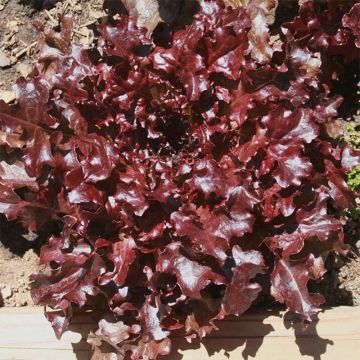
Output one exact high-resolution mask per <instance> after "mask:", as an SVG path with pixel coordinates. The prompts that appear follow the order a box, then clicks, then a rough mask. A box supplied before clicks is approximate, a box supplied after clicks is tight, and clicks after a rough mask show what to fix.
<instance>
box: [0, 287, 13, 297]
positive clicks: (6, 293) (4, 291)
mask: <svg viewBox="0 0 360 360" xmlns="http://www.w3.org/2000/svg"><path fill="white" fill-rule="evenodd" d="M0 292H1V297H2V298H3V299H9V298H11V296H12V294H13V291H12V290H11V287H10V286H9V285H5V287H4V288H3V289H1V291H0Z"/></svg>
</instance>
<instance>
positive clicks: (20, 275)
mask: <svg viewBox="0 0 360 360" xmlns="http://www.w3.org/2000/svg"><path fill="white" fill-rule="evenodd" d="M40 269H41V267H40V265H39V258H38V256H37V254H36V253H35V252H34V250H32V249H31V250H28V251H27V252H26V253H25V254H24V255H23V256H22V257H20V256H17V255H14V254H13V253H12V252H11V251H10V250H9V249H6V248H5V247H4V246H3V245H2V244H0V302H1V303H2V304H1V305H4V306H26V305H31V304H32V300H31V297H30V292H29V287H28V285H29V276H30V275H31V274H32V273H34V272H38V271H39V270H40Z"/></svg>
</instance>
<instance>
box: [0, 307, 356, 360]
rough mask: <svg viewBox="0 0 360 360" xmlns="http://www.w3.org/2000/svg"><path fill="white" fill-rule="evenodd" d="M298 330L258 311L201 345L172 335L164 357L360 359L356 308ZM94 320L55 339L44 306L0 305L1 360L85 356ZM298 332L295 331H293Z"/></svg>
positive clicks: (77, 359) (280, 316)
mask: <svg viewBox="0 0 360 360" xmlns="http://www.w3.org/2000/svg"><path fill="white" fill-rule="evenodd" d="M319 318H320V321H319V323H318V324H317V325H316V327H315V326H313V325H311V326H309V327H308V329H307V330H306V331H302V328H301V326H300V325H299V324H295V325H294V326H291V321H290V319H291V317H289V316H288V315H286V316H284V313H283V312H278V311H274V310H272V311H267V310H263V309H260V310H256V311H251V312H250V313H247V314H245V315H243V316H242V317H240V318H239V319H235V318H232V319H229V320H225V321H222V322H219V323H218V326H219V328H220V330H219V331H215V332H213V333H212V334H211V335H210V337H209V338H207V339H204V340H203V341H202V343H201V345H199V344H198V343H197V344H191V345H189V344H187V343H186V342H185V341H184V340H183V339H180V338H174V339H173V341H172V343H173V349H174V352H173V354H172V355H171V356H168V357H166V358H164V359H166V360H180V359H183V360H207V359H211V360H225V359H230V360H239V359H243V358H250V359H251V358H252V357H256V360H271V359H276V360H296V359H320V358H321V359H322V360H332V359H334V360H335V359H336V360H339V359H341V358H342V359H346V360H358V359H360V307H336V308H333V309H327V310H326V311H325V312H324V313H321V314H320V315H319ZM93 327H94V324H93V323H92V321H91V319H90V318H89V317H82V318H79V319H78V320H77V321H76V323H75V324H74V325H73V326H72V331H69V332H67V333H65V334H64V335H63V337H62V339H61V340H57V339H56V337H55V336H54V333H53V331H52V329H51V326H50V325H49V323H48V322H47V320H46V319H45V317H44V316H43V309H42V308H30V307H27V308H2V309H0V360H49V359H50V360H88V359H89V358H90V352H89V347H88V345H87V343H86V335H87V333H88V331H89V330H90V329H93ZM295 333H296V336H295Z"/></svg>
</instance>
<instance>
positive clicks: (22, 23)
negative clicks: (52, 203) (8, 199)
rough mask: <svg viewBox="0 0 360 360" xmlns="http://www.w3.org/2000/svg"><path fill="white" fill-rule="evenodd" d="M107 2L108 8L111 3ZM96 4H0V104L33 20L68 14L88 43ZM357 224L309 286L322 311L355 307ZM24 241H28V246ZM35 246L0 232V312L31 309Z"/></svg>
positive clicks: (30, 39) (22, 0)
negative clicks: (344, 249)
mask: <svg viewBox="0 0 360 360" xmlns="http://www.w3.org/2000/svg"><path fill="white" fill-rule="evenodd" d="M107 2H108V3H109V2H110V3H111V0H108V1H107ZM102 4H103V0H91V1H89V0H63V1H61V0H60V1H59V0H0V29H1V32H0V99H3V100H5V101H7V102H9V101H12V100H13V99H14V93H13V92H12V85H13V84H14V83H15V82H16V80H17V79H18V78H19V77H20V76H24V77H26V76H27V75H28V74H29V73H30V72H31V69H32V64H33V61H34V60H35V59H36V52H37V48H36V41H37V32H36V30H35V29H34V27H33V25H32V23H33V21H34V20H40V21H41V22H42V23H44V24H45V27H55V26H57V25H58V20H57V19H58V15H59V14H61V13H69V12H70V13H72V14H74V15H75V16H76V21H75V29H74V41H77V42H81V43H91V42H92V41H93V33H92V31H91V30H90V26H91V25H92V24H93V23H95V22H101V21H106V13H105V12H104V11H103V8H102ZM355 73H356V71H355ZM357 81H359V79H357ZM357 81H356V82H355V81H354V80H352V81H351V83H352V84H351V86H348V85H347V84H342V86H341V89H350V90H349V94H343V96H344V97H345V99H348V100H349V102H350V103H351V106H352V107H353V106H354V104H355V109H356V108H358V103H357V101H358V100H355V101H354V99H353V96H354V94H356V93H357V91H356V88H355V90H354V89H353V86H352V85H353V84H354V83H355V87H356V85H357ZM345 105H346V106H345ZM343 109H344V112H343V114H342V117H343V119H346V120H347V121H349V120H351V121H353V122H354V123H355V126H358V127H360V120H359V114H356V110H352V108H351V111H350V113H349V109H350V106H348V104H347V103H346V102H345V104H344V106H343ZM0 221H1V219H0ZM359 222H360V221H359V218H355V220H354V218H352V220H350V222H349V224H348V225H347V229H346V238H347V242H348V243H350V245H351V251H350V252H349V255H348V257H346V258H344V257H342V256H340V255H331V256H330V257H329V259H328V261H327V268H328V272H327V273H326V274H325V276H324V277H323V279H322V281H321V282H320V283H318V284H311V288H312V289H313V290H315V291H320V292H321V293H323V294H324V295H325V297H326V299H327V304H328V305H336V304H337V305H339V304H341V305H360V257H359V251H360V225H359ZM0 225H1V224H0ZM29 240H32V241H31V242H30V243H29ZM39 241H40V240H37V239H26V238H25V237H21V238H20V240H17V243H16V249H15V248H14V245H12V244H14V242H13V239H8V238H5V236H4V234H3V236H1V226H0V306H1V305H5V306H26V305H32V301H31V298H30V295H29V291H28V290H29V289H28V281H29V280H28V278H29V275H30V274H31V273H34V272H37V271H39V270H40V269H41V268H40V266H39V265H38V250H39V247H40V245H41V243H39Z"/></svg>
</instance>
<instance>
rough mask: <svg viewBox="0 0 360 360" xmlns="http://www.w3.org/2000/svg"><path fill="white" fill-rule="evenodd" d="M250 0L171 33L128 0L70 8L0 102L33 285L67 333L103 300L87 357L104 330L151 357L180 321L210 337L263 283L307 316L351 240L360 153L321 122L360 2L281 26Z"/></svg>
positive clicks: (6, 183)
mask: <svg viewBox="0 0 360 360" xmlns="http://www.w3.org/2000/svg"><path fill="white" fill-rule="evenodd" d="M270 2H271V4H270ZM270 2H269V4H270V5H271V6H274V1H270ZM255 5H256V1H254V4H253V7H251V6H249V9H248V11H249V14H248V13H247V12H246V11H245V10H244V9H242V8H238V9H232V8H230V7H225V6H224V4H223V3H222V1H215V0H213V1H204V2H203V3H202V5H201V8H200V11H199V12H198V13H197V14H196V15H195V16H194V19H193V22H192V24H191V25H188V26H187V27H185V28H180V29H178V30H171V31H170V34H168V36H169V39H170V44H169V46H168V47H163V46H160V45H156V44H155V43H154V42H153V41H152V40H151V39H150V38H147V35H146V29H138V28H137V27H136V26H135V25H134V24H133V23H132V21H131V20H130V19H129V18H128V17H126V16H122V17H121V19H120V20H118V21H115V20H114V21H111V22H110V23H109V24H106V25H101V26H99V28H98V30H99V32H100V37H99V39H98V41H97V44H96V46H95V48H93V49H88V48H86V47H84V46H79V45H71V44H70V38H71V37H70V36H69V33H71V29H70V27H71V21H70V19H69V18H68V17H64V18H63V19H62V22H63V29H62V32H61V33H56V32H50V33H48V34H45V33H42V38H41V41H42V50H41V53H40V59H39V63H38V65H37V75H35V76H34V77H32V78H29V79H27V80H25V79H20V80H19V81H18V82H17V84H16V86H15V91H16V95H17V102H16V104H14V105H11V106H8V105H6V104H5V103H3V102H0V146H1V156H2V159H1V162H0V212H1V213H2V214H3V215H1V216H3V217H4V219H5V217H6V219H7V220H8V221H10V220H11V221H13V220H15V219H18V220H19V222H21V224H22V225H23V226H24V227H26V228H30V229H32V230H33V231H36V232H38V233H42V234H45V235H46V236H47V237H48V242H47V244H46V245H44V246H43V248H42V250H41V257H40V261H41V263H43V264H46V265H48V271H47V272H46V273H41V274H34V275H33V276H32V280H33V285H32V296H33V299H34V301H35V303H36V304H40V305H50V306H51V307H52V308H53V309H55V310H56V311H55V312H49V313H48V314H47V316H48V318H49V320H50V321H51V323H52V324H53V326H54V329H55V331H56V334H57V335H58V336H60V335H61V334H62V332H63V331H64V330H66V328H67V326H68V324H69V322H70V321H71V318H72V314H73V310H74V308H91V309H96V310H99V311H100V312H102V315H103V316H102V317H103V318H102V319H101V320H100V322H99V329H98V331H97V332H96V334H93V335H92V336H91V339H90V341H91V343H92V344H93V345H94V346H95V355H94V359H97V358H100V356H101V351H102V350H101V349H102V347H101V344H102V343H104V342H105V343H109V344H110V345H111V346H112V348H113V349H114V351H115V352H116V353H117V355H116V356H117V357H116V358H118V359H122V358H123V357H124V356H125V353H126V352H130V354H131V358H132V359H134V360H135V359H141V358H148V359H155V358H157V356H158V355H162V354H167V353H169V352H170V348H171V346H170V345H171V344H170V340H169V335H170V334H171V332H172V331H175V330H177V331H180V330H181V329H182V330H183V333H184V336H186V337H187V338H188V339H189V340H191V339H192V338H194V337H196V336H199V337H203V336H205V335H206V334H208V333H209V332H211V331H212V330H213V329H214V328H215V325H214V322H213V321H214V320H217V319H221V318H223V317H224V316H226V315H229V314H236V315H241V314H242V313H243V312H244V311H246V310H247V309H248V308H249V307H250V306H251V304H252V303H254V302H255V301H256V299H257V297H258V294H259V293H260V292H261V291H263V293H264V296H266V295H270V294H266V291H268V290H267V289H269V288H271V295H272V296H273V297H274V298H275V299H276V300H278V301H280V302H284V303H286V305H287V307H288V308H289V309H290V310H292V311H294V312H297V313H299V314H302V315H303V316H304V318H305V319H306V320H311V318H312V317H313V315H315V314H316V312H317V311H318V306H319V305H320V304H321V303H322V302H323V299H322V297H321V296H320V295H318V294H311V293H309V292H308V289H307V283H308V281H309V279H314V280H316V279H319V278H320V277H321V275H322V274H323V272H324V268H323V260H324V259H325V258H326V256H327V254H328V253H329V252H330V251H334V250H335V251H338V252H341V253H346V249H347V247H346V245H344V242H343V238H344V236H343V219H342V218H341V209H342V208H344V207H350V206H352V205H353V204H354V194H353V193H352V192H351V191H350V189H349V188H348V186H347V185H346V182H345V180H344V179H345V173H346V171H349V170H350V169H351V168H352V167H353V166H355V165H356V164H357V163H359V159H360V157H359V155H358V154H356V153H355V151H353V150H351V149H349V147H348V146H347V145H346V144H345V143H344V142H342V141H341V140H339V139H333V138H331V136H330V134H331V131H330V130H329V126H328V124H329V123H331V121H332V120H333V119H334V117H335V116H337V109H338V107H339V106H340V103H341V97H340V96H337V95H334V94H333V92H332V88H333V86H334V83H335V82H336V80H337V79H338V78H339V77H340V76H341V74H342V73H343V72H344V71H345V67H346V66H347V65H348V64H349V63H350V62H351V61H356V60H358V58H357V56H358V54H359V51H358V49H357V47H356V46H359V28H358V23H359V21H358V18H359V5H358V4H357V5H354V6H353V7H352V5H353V4H352V1H349V0H344V1H336V2H331V1H329V2H328V5H326V3H325V2H322V6H321V8H320V5H318V4H317V2H316V1H314V2H305V3H303V4H302V5H301V6H300V9H299V14H298V15H297V16H296V17H294V18H293V19H292V20H291V21H288V22H287V23H283V24H277V25H276V24H275V25H273V27H276V26H277V28H278V29H280V25H281V32H280V37H279V39H278V40H277V41H275V42H274V41H270V32H269V29H268V26H265V25H264V26H263V27H258V25H259V24H258V23H259V20H260V19H266V13H265V12H264V11H265V10H264V11H263V10H261V11H260V10H259V9H258V8H257V7H256V6H255ZM270 5H269V6H270ZM324 7H325V8H326V9H325V10H324ZM265 8H266V7H264V9H265ZM251 9H252V10H251ZM256 9H258V10H256ZM256 11H259V14H260V15H261V16H260V15H259V16H260V18H258V17H257V15H256V14H257V12H256ZM264 21H265V20H264ZM40 30H41V29H40ZM279 31H280V30H279ZM158 37H159V34H158V35H157V38H158ZM158 40H159V39H158ZM157 43H159V41H157ZM163 45H164V44H163ZM164 46H165V45H164ZM259 274H261V279H262V282H266V279H267V280H268V282H269V284H270V285H271V286H268V287H266V288H265V289H263V290H262V288H261V286H260V284H259V283H258V280H257V277H258V275H259ZM264 279H265V280H264ZM112 358H113V357H112ZM114 358H115V357H114Z"/></svg>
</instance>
